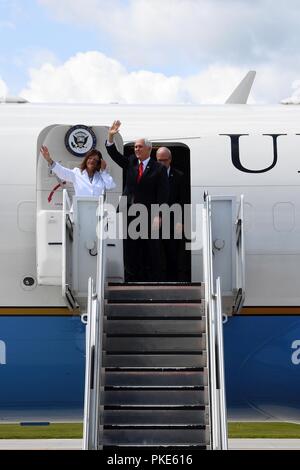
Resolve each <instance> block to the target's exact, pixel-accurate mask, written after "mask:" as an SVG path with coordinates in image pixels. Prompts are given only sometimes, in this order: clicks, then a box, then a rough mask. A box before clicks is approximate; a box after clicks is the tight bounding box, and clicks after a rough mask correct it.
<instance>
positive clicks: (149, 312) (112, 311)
mask: <svg viewBox="0 0 300 470" xmlns="http://www.w3.org/2000/svg"><path fill="white" fill-rule="evenodd" d="M105 315H106V316H107V317H108V318H115V317H118V318H125V317H128V318H132V317H134V318H135V317H136V318H138V317H142V318H145V317H148V316H149V317H160V318H170V317H171V318H177V317H178V318H181V317H184V318H186V317H197V318H198V319H200V318H201V317H203V316H204V315H205V306H204V303H202V302H198V303H181V302H179V303H175V304H174V303H160V302H153V303H150V304H149V303H148V304H147V303H146V304H145V303H144V304H143V303H112V304H110V303H107V304H106V305H105Z"/></svg>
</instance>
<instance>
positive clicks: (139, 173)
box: [136, 162, 144, 183]
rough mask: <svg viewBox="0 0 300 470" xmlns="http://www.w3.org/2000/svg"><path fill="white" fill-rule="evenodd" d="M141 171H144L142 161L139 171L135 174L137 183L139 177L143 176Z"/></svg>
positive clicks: (139, 179)
mask: <svg viewBox="0 0 300 470" xmlns="http://www.w3.org/2000/svg"><path fill="white" fill-rule="evenodd" d="M143 171H144V167H143V162H140V164H139V171H138V175H137V178H136V182H137V183H139V182H140V181H141V177H142V176H143Z"/></svg>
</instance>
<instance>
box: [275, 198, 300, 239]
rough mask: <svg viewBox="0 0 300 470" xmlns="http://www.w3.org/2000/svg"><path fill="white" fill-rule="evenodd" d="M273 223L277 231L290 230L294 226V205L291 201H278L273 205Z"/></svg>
mask: <svg viewBox="0 0 300 470" xmlns="http://www.w3.org/2000/svg"><path fill="white" fill-rule="evenodd" d="M273 225H274V229H275V230H276V231H277V232H291V231H292V230H294V228H295V206H294V204H292V203H291V202H278V203H277V204H275V205H274V207H273Z"/></svg>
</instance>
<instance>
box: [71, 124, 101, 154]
mask: <svg viewBox="0 0 300 470" xmlns="http://www.w3.org/2000/svg"><path fill="white" fill-rule="evenodd" d="M96 143H97V138H96V135H95V133H94V131H93V130H92V128H91V127H88V126H84V125H83V124H78V125H77V126H73V127H71V128H70V129H69V130H68V132H67V133H66V135H65V145H66V148H67V149H68V151H69V152H70V153H72V154H73V155H75V157H83V156H84V155H85V154H86V153H87V152H89V151H90V150H92V149H94V148H95V147H96Z"/></svg>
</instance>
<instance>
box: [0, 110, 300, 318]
mask: <svg viewBox="0 0 300 470" xmlns="http://www.w3.org/2000/svg"><path fill="white" fill-rule="evenodd" d="M114 119H120V120H121V122H122V127H121V135H122V138H123V141H124V143H128V142H133V141H134V140H135V139H136V138H138V137H143V136H145V137H148V138H149V139H150V140H151V141H152V142H153V144H154V146H159V145H162V144H163V145H165V146H168V147H169V148H170V149H171V150H172V147H174V146H177V147H178V146H185V147H187V148H188V150H189V153H190V174H191V180H190V185H191V201H192V204H201V203H202V202H203V193H204V191H208V192H209V194H211V195H236V196H238V197H239V196H240V195H241V194H244V201H245V248H246V300H245V307H247V308H250V307H251V308H255V309H257V308H258V307H261V308H263V307H274V308H276V307H277V308H279V309H280V308H282V307H289V308H293V312H294V313H296V312H295V307H299V312H298V313H300V281H299V279H300V277H299V266H300V238H299V234H300V186H299V183H300V173H299V171H300V150H299V149H300V108H299V107H297V106H284V105H276V106H252V105H231V104H226V105H222V106H183V105H182V106H179V105H178V106H125V105H115V104H112V105H38V104H29V103H22V104H17V103H12V104H9V103H3V104H1V105H0V133H1V155H2V158H1V161H2V168H1V173H0V208H1V219H2V220H1V227H2V228H1V231H0V266H1V283H0V299H1V300H0V304H1V308H7V307H14V308H22V307H40V308H41V307H45V308H46V307H50V306H51V307H64V306H65V303H64V300H63V299H62V296H61V288H60V287H59V286H51V285H38V284H37V282H36V280H37V259H36V239H37V237H38V234H37V233H36V226H37V207H38V210H39V208H40V207H41V205H42V206H43V208H44V209H47V208H48V207H49V210H60V206H59V205H58V204H59V202H58V201H59V197H60V196H59V192H58V193H57V195H56V196H55V198H54V199H53V201H52V203H51V204H48V203H46V202H45V201H46V197H47V195H48V193H49V192H50V190H51V189H52V187H53V186H54V185H55V183H56V180H55V178H54V177H53V176H49V175H46V177H45V178H44V180H43V181H44V182H43V183H42V184H41V185H40V186H39V184H40V183H39V178H40V176H39V175H40V173H39V170H38V168H39V167H41V165H45V166H44V167H43V170H41V171H46V170H45V169H46V163H45V162H42V163H41V160H42V157H40V156H39V149H40V146H41V145H42V144H43V143H46V144H47V145H48V147H49V149H50V152H51V154H52V156H53V158H54V159H56V160H58V161H61V162H62V163H63V164H66V165H69V166H72V164H74V165H75V164H76V165H78V158H77V157H74V156H72V155H71V154H70V153H69V152H68V150H67V149H66V147H65V145H64V135H65V133H66V131H67V130H68V129H69V128H70V127H71V126H73V125H76V124H84V125H86V126H91V127H92V128H93V130H94V132H95V133H96V135H97V137H98V144H97V147H98V148H99V149H100V150H101V151H102V152H103V154H104V158H105V159H106V160H107V163H108V167H109V170H110V172H111V174H112V176H113V177H114V179H115V180H116V182H117V188H116V189H115V190H114V192H113V193H112V194H111V195H110V196H109V197H110V201H113V202H114V203H115V204H116V203H117V201H118V198H119V196H120V195H121V193H122V176H121V170H120V168H119V167H118V166H117V165H116V164H115V163H114V162H112V161H111V160H110V158H109V157H108V155H107V153H106V151H105V142H104V141H105V136H106V132H107V126H109V125H110V124H111V122H112V121H113V120H114ZM237 136H240V137H237ZM43 185H44V186H43ZM37 195H38V196H37ZM47 204H48V206H47ZM200 257H201V250H198V251H196V252H192V281H201V280H202V279H201V276H202V271H201V264H202V263H201V261H200ZM59 269H60V267H59ZM27 277H32V278H33V279H34V280H35V282H34V284H32V285H30V283H29V285H26V281H25V283H24V279H25V278H27ZM273 311H274V312H275V310H273ZM279 311H280V310H278V312H279ZM257 312H258V313H259V311H258V310H257Z"/></svg>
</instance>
